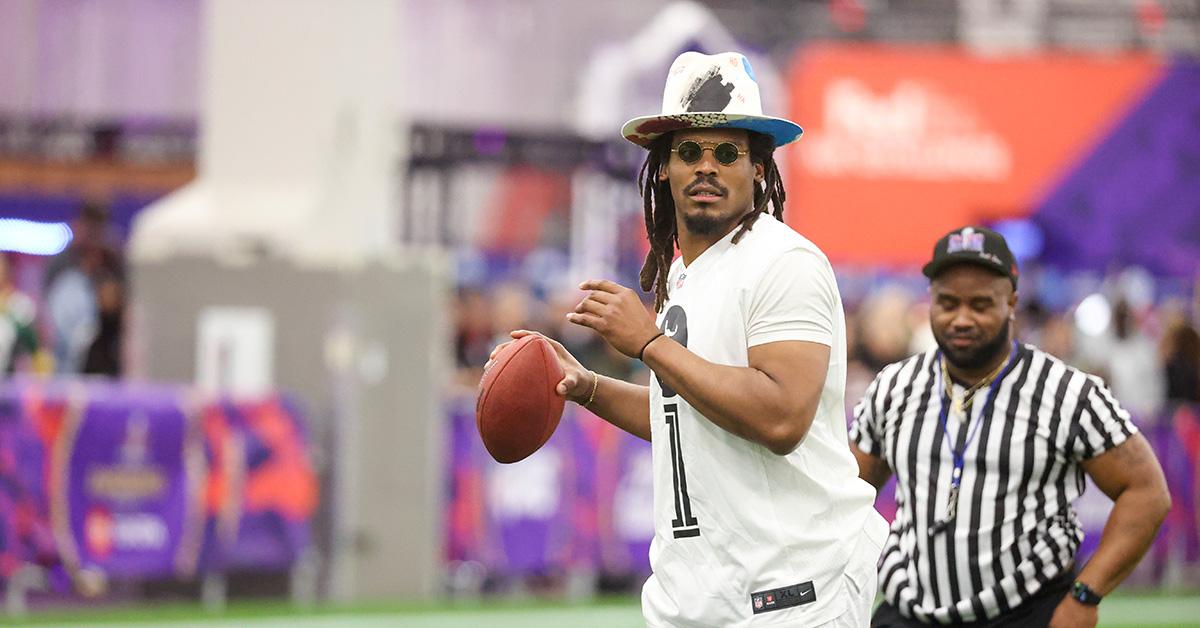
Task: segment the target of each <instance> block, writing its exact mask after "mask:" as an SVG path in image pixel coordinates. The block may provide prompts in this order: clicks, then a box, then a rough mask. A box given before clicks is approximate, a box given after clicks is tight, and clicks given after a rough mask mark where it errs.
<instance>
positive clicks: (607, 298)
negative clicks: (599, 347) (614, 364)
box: [567, 279, 658, 358]
mask: <svg viewBox="0 0 1200 628" xmlns="http://www.w3.org/2000/svg"><path fill="white" fill-rule="evenodd" d="M579 289H580V290H590V291H591V294H589V295H588V296H587V298H586V299H584V300H583V301H581V302H580V303H579V305H577V306H575V311H574V312H571V313H570V314H567V320H568V321H570V322H572V323H575V324H576V325H582V326H584V327H590V328H591V329H594V330H596V332H597V333H599V334H600V335H601V336H602V337H603V338H604V340H605V342H607V343H608V344H610V345H612V347H613V348H614V349H616V350H617V351H620V352H621V353H624V354H625V355H627V356H629V357H631V358H637V357H638V353H639V352H640V351H641V350H642V347H644V346H646V343H647V342H649V341H650V340H651V339H652V338H654V337H655V336H657V335H658V326H656V325H655V324H654V318H653V317H652V316H651V315H650V313H649V312H647V311H646V306H645V305H643V304H642V300H641V299H640V298H638V295H637V293H636V292H634V291H633V290H630V289H629V288H626V287H624V286H622V285H620V284H617V283H614V282H611V281H608V280H606V279H591V280H588V281H585V282H583V283H581V284H579Z"/></svg>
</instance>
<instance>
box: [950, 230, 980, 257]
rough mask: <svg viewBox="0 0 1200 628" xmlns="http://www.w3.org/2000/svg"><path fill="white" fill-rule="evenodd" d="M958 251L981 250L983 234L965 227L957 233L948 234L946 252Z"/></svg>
mask: <svg viewBox="0 0 1200 628" xmlns="http://www.w3.org/2000/svg"><path fill="white" fill-rule="evenodd" d="M959 251H976V252H979V253H982V252H983V234H982V233H979V232H977V231H975V230H974V229H972V228H970V227H967V228H965V229H963V230H962V231H960V232H958V233H952V234H950V241H949V242H948V243H947V244H946V252H947V253H957V252H959Z"/></svg>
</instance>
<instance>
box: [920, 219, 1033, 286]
mask: <svg viewBox="0 0 1200 628" xmlns="http://www.w3.org/2000/svg"><path fill="white" fill-rule="evenodd" d="M958 264H974V265H976V266H982V267H984V268H986V269H988V270H990V271H992V272H994V273H996V274H998V275H1001V276H1004V277H1008V279H1009V280H1010V281H1012V284H1013V288H1014V289H1016V287H1017V278H1018V277H1019V276H1020V275H1021V273H1020V271H1019V270H1018V269H1017V258H1015V257H1013V254H1012V251H1010V250H1008V242H1006V241H1005V240H1004V236H1002V235H1000V234H999V233H996V232H995V231H992V230H991V229H988V228H986V227H975V226H967V227H960V228H958V229H955V230H953V231H951V232H950V233H947V234H946V235H944V236H942V238H941V239H940V240H938V241H937V244H935V245H933V259H931V260H930V261H929V263H928V264H926V265H925V267H924V268H922V269H921V272H922V273H924V274H925V276H926V277H929V278H930V279H933V278H934V277H937V276H938V275H939V274H941V272H942V271H943V270H946V269H947V268H949V267H951V266H956V265H958Z"/></svg>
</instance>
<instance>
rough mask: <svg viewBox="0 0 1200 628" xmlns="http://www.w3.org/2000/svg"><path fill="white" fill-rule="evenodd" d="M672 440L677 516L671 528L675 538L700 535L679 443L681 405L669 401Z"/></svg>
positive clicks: (666, 411) (672, 469)
mask: <svg viewBox="0 0 1200 628" xmlns="http://www.w3.org/2000/svg"><path fill="white" fill-rule="evenodd" d="M663 414H664V415H666V418H667V428H668V429H669V431H670V441H671V480H672V484H673V485H674V487H675V518H674V519H672V520H671V528H672V530H673V532H674V534H675V538H677V539H681V538H686V537H689V536H700V528H699V527H697V522H696V518H695V517H694V516H692V501H691V500H690V499H688V492H687V473H686V472H685V471H684V466H683V448H682V447H681V446H680V443H679V406H677V405H675V404H673V403H668V404H666V405H664V406H663Z"/></svg>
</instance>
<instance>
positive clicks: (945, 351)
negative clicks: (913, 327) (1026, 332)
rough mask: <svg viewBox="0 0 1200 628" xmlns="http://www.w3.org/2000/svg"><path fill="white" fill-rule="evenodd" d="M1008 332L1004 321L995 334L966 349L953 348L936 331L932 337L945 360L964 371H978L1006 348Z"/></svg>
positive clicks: (1007, 326)
mask: <svg viewBox="0 0 1200 628" xmlns="http://www.w3.org/2000/svg"><path fill="white" fill-rule="evenodd" d="M1010 333H1011V332H1010V330H1009V324H1008V322H1007V321H1005V323H1004V324H1003V325H1001V326H1000V331H998V332H996V335H995V336H993V337H992V338H990V339H989V340H987V341H985V342H984V343H983V344H981V345H976V346H974V347H968V348H966V349H958V348H955V347H954V346H952V345H951V344H950V343H949V342H947V341H946V340H945V339H944V338H942V335H941V334H940V333H938V332H936V331H935V332H934V334H933V339H934V340H936V341H937V345H938V348H939V349H941V350H942V355H944V356H946V361H947V362H949V363H950V364H953V365H954V366H955V367H957V368H960V369H962V370H964V371H978V370H980V369H983V368H985V367H987V366H988V365H990V364H991V363H992V361H994V360H995V359H996V358H997V357H998V356H999V355H1000V354H1001V353H1003V352H1004V351H1007V350H1008V338H1009V335H1010Z"/></svg>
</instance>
